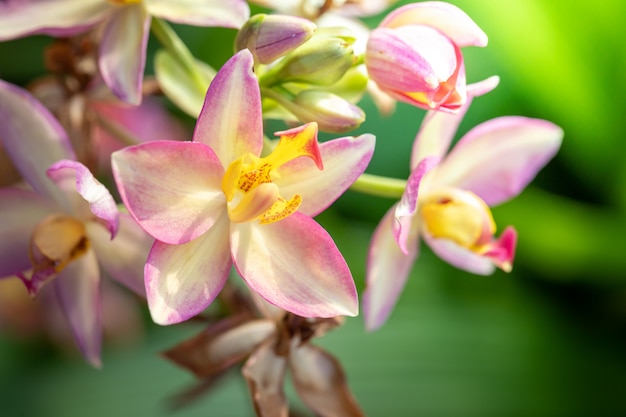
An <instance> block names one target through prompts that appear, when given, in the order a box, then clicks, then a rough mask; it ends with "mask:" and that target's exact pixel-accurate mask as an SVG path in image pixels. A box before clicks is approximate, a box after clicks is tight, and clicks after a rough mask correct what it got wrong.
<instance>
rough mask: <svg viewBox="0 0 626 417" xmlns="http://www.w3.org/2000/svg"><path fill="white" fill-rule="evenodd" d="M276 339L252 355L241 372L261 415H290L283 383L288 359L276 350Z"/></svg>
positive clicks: (282, 416)
mask: <svg viewBox="0 0 626 417" xmlns="http://www.w3.org/2000/svg"><path fill="white" fill-rule="evenodd" d="M274 344H275V341H274V340H268V341H267V342H265V343H264V344H262V345H261V346H260V347H259V348H258V349H257V350H256V351H255V352H254V353H253V354H252V356H250V358H249V359H248V361H247V362H246V364H245V365H244V367H243V369H242V370H241V372H242V373H243V377H244V378H245V379H246V381H247V382H248V388H249V389H250V396H251V397H252V401H253V403H254V410H255V411H256V414H257V415H258V416H259V417H274V416H276V417H288V415H289V409H288V405H287V399H286V398H285V392H284V391H283V383H284V380H285V371H286V370H287V361H286V358H285V357H283V356H279V355H277V354H276V352H275V351H274Z"/></svg>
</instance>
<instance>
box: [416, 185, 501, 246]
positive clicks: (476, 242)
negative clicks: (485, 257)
mask: <svg viewBox="0 0 626 417" xmlns="http://www.w3.org/2000/svg"><path fill="white" fill-rule="evenodd" d="M420 214H421V216H422V219H423V220H424V223H425V225H426V228H427V229H428V232H429V233H430V234H431V235H432V236H433V237H435V238H443V239H450V240H452V241H454V242H456V243H457V244H459V245H460V246H463V247H465V248H468V249H470V250H472V251H474V252H478V253H480V252H483V250H484V248H485V245H486V244H488V243H489V242H490V241H491V238H492V237H493V234H494V233H495V231H496V224H495V222H494V220H493V216H492V215H491V210H489V206H487V204H485V202H484V201H483V200H482V199H480V197H478V196H477V195H476V194H474V193H472V192H469V191H463V190H459V189H444V190H441V191H438V192H436V193H432V194H429V195H428V196H427V197H426V198H425V200H424V202H423V203H422V204H421V205H420Z"/></svg>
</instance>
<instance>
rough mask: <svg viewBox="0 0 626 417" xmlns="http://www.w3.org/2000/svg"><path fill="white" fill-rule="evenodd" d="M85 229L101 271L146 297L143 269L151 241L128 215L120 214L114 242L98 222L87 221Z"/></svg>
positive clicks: (152, 241) (152, 240)
mask: <svg viewBox="0 0 626 417" xmlns="http://www.w3.org/2000/svg"><path fill="white" fill-rule="evenodd" d="M85 227H86V229H87V237H88V238H89V242H91V246H92V248H93V250H94V252H96V255H97V256H98V262H100V265H101V266H102V269H103V270H104V272H106V273H107V275H109V276H110V277H111V278H113V279H114V280H115V281H117V282H119V283H120V284H122V285H124V286H125V287H127V288H129V289H131V290H132V291H134V292H135V293H136V294H137V295H140V296H142V297H144V298H145V297H146V287H145V284H144V279H143V268H144V265H145V264H146V259H148V253H149V252H150V248H151V247H152V244H153V243H154V239H153V238H152V237H151V236H150V235H148V234H147V233H146V232H145V231H144V230H143V229H142V228H141V227H140V226H139V224H137V222H136V221H135V219H133V218H132V217H131V216H130V215H129V214H127V213H120V227H119V230H118V233H117V235H116V236H115V239H113V240H111V235H110V234H109V233H107V230H106V229H105V228H104V227H102V225H101V224H100V223H97V222H87V223H86V224H85Z"/></svg>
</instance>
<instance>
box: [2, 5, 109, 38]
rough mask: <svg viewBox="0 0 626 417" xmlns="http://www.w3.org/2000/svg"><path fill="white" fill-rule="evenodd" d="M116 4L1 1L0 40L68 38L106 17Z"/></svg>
mask: <svg viewBox="0 0 626 417" xmlns="http://www.w3.org/2000/svg"><path fill="white" fill-rule="evenodd" d="M112 10H113V6H112V5H111V4H109V3H108V2H106V1H102V0H81V1H76V0H55V1H41V0H40V1H8V2H0V40H7V39H15V38H20V37H23V36H25V35H33V34H37V33H45V34H47V35H52V36H58V37H67V36H72V35H76V34H78V33H80V32H84V31H86V30H88V29H89V28H91V27H93V26H95V25H96V24H97V23H99V22H100V21H101V20H103V19H104V18H105V17H106V16H107V14H108V13H110V12H111V11H112Z"/></svg>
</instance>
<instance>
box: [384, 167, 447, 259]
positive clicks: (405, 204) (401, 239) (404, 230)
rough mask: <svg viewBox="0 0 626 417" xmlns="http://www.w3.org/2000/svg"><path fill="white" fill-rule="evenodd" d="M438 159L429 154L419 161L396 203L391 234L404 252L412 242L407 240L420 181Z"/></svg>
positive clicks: (413, 219) (413, 220)
mask: <svg viewBox="0 0 626 417" xmlns="http://www.w3.org/2000/svg"><path fill="white" fill-rule="evenodd" d="M439 160H440V159H439V157H437V156H431V157H428V158H425V159H423V160H422V162H420V164H419V165H418V166H417V168H415V169H414V170H413V171H412V172H411V175H410V176H409V179H408V181H407V184H406V188H405V190H404V193H403V194H402V198H401V199H400V201H399V202H398V204H397V205H396V210H395V219H394V222H393V235H394V237H395V239H396V242H398V246H400V249H401V250H402V252H404V253H405V254H408V253H409V249H408V248H407V245H412V244H413V243H411V242H409V241H408V240H409V237H410V235H411V234H412V232H411V231H412V230H413V229H415V227H414V226H413V223H414V222H415V221H416V219H415V217H414V216H415V213H416V211H417V199H418V196H419V188H420V183H421V182H422V178H424V175H426V174H427V173H428V172H429V171H430V170H432V169H433V168H434V167H436V166H437V164H438V163H439Z"/></svg>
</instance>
